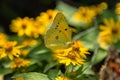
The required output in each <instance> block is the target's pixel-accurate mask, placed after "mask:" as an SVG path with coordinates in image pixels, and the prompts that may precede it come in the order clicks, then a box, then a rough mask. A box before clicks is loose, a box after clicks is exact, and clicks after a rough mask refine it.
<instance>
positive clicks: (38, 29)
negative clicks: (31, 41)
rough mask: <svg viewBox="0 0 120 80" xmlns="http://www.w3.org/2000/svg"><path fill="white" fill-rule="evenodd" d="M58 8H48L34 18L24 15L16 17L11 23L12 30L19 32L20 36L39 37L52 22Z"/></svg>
mask: <svg viewBox="0 0 120 80" xmlns="http://www.w3.org/2000/svg"><path fill="white" fill-rule="evenodd" d="M56 14H57V10H48V11H46V12H42V13H40V15H39V16H37V17H36V18H35V19H34V18H29V17H24V18H20V17H18V18H16V19H14V20H13V21H12V23H11V25H10V30H11V31H12V32H15V33H17V34H18V36H23V35H25V36H28V37H34V38H38V37H39V35H43V34H44V33H45V30H46V28H47V27H48V26H49V25H50V24H51V22H52V20H53V19H54V17H55V15H56Z"/></svg>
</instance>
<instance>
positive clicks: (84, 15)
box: [72, 2, 107, 24]
mask: <svg viewBox="0 0 120 80" xmlns="http://www.w3.org/2000/svg"><path fill="white" fill-rule="evenodd" d="M104 9H107V4H106V3H105V2H102V3H101V4H99V5H97V6H95V5H93V6H90V7H88V6H80V7H79V8H78V10H77V11H76V12H75V13H74V14H73V16H72V20H73V21H74V22H76V23H79V24H80V23H81V24H91V23H92V22H93V20H94V19H95V17H96V15H98V14H101V13H102V10H104Z"/></svg>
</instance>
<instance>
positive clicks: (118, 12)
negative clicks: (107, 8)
mask: <svg viewBox="0 0 120 80" xmlns="http://www.w3.org/2000/svg"><path fill="white" fill-rule="evenodd" d="M115 13H116V14H118V15H120V3H117V4H116V7H115Z"/></svg>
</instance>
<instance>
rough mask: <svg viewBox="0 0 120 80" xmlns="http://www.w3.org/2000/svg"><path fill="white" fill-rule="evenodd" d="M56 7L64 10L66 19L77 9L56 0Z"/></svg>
mask: <svg viewBox="0 0 120 80" xmlns="http://www.w3.org/2000/svg"><path fill="white" fill-rule="evenodd" d="M56 9H58V10H60V11H62V12H64V14H65V16H66V18H67V20H69V19H70V18H71V16H72V14H73V13H74V12H75V11H76V10H77V9H76V8H75V7H72V6H70V5H68V4H66V3H64V2H62V1H58V3H57V6H56Z"/></svg>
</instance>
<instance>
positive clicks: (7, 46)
mask: <svg viewBox="0 0 120 80" xmlns="http://www.w3.org/2000/svg"><path fill="white" fill-rule="evenodd" d="M4 48H5V50H6V51H7V52H10V51H12V49H13V47H12V45H11V44H10V43H7V44H6V45H5V46H4Z"/></svg>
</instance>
